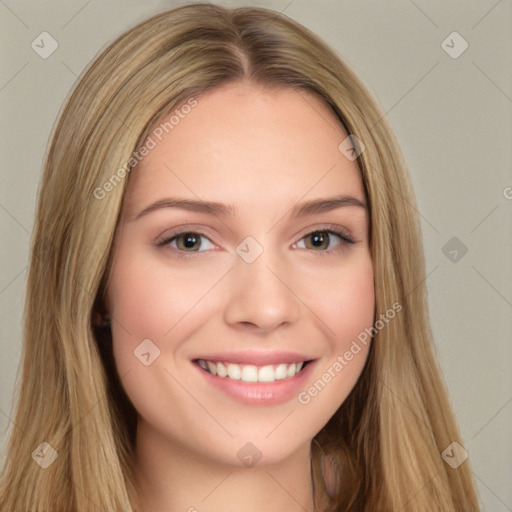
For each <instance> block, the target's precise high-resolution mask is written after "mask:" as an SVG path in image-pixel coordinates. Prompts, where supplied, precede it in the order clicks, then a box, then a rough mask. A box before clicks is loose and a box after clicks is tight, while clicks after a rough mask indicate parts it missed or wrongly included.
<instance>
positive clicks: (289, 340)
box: [107, 83, 374, 465]
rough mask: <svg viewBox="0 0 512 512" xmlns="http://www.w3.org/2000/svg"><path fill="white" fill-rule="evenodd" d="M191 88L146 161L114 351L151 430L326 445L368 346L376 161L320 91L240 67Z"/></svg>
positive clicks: (130, 198)
mask: <svg viewBox="0 0 512 512" xmlns="http://www.w3.org/2000/svg"><path fill="white" fill-rule="evenodd" d="M189 104H190V105H191V108H190V109H188V108H187V109H182V111H180V113H181V115H180V116H178V117H176V119H178V118H179V122H174V123H173V124H172V128H169V125H168V127H167V132H168V133H166V131H165V130H162V129H161V128H160V129H158V126H156V128H155V130H154V131H153V133H152V134H151V135H150V137H151V139H152V142H150V141H149V139H148V144H147V147H150V146H151V149H150V150H149V151H148V154H147V155H146V156H145V157H144V158H143V159H142V160H141V161H140V163H139V164H138V165H137V166H136V167H135V168H134V169H133V170H132V171H131V174H130V177H129V183H128V187H127V191H126V195H125V199H124V204H123V210H122V214H121V219H120V223H119V227H118V230H117V232H116V236H115V243H114V249H113V250H114V254H113V267H112V273H111V280H110V285H109V289H108V304H107V306H108V309H109V312H110V315H111V317H112V335H113V348H114V357H115V360H116V365H117V368H118V371H119V375H120V376H121V378H122V382H123V386H124V389H125V390H126V393H127V395H128V397H129V398H130V400H131V401H132V403H133V405H134V407H135V408H136V410H137V412H138V414H139V432H142V431H143V432H145V435H149V436H156V437H158V438H160V439H161V440H162V443H167V444H168V446H169V447H173V448H174V449H180V450H188V451H190V452H193V453H196V454H201V456H202V457H208V458H210V459H212V460H216V461H220V462H224V463H228V464H237V465H242V464H246V461H247V457H252V456H256V457H258V458H259V457H260V455H259V454H261V459H260V460H261V462H260V464H262V463H265V462H269V463H270V462H275V461H278V460H282V459H284V458H286V457H288V456H291V455H292V454H293V453H294V452H296V451H298V450H300V449H302V448H304V447H305V446H309V443H310V442H311V440H312V438H313V437H314V436H315V434H317V433H318V431H319V430H320V429H321V428H322V427H323V426H324V425H325V424H326V423H327V421H328V420H329V418H330V417H331V416H332V415H333V414H334V413H335V412H336V410H337V409H338V407H339V406H340V404H341V403H342V402H343V401H344V400H345V398H346V397H347V395H348V394H349V392H350V391H351V389H352V388H353V386H354V385H355V383H356V381H357V379H358V377H359V375H360V373H361V371H362V369H363V366H364V363H365V360H366V357H367V353H368V349H369V345H368V344H364V343H361V342H360V341H357V337H358V335H360V334H361V333H362V332H364V329H365V328H368V327H370V326H371V325H372V322H373V315H374V285H373V270H372V261H371V257H370V251H369V241H368V212H367V209H366V207H365V197H364V190H363V186H362V181H361V177H360V172H359V169H358V167H357V163H356V162H355V161H351V160H349V159H348V158H346V157H345V155H344V154H343V153H342V152H340V150H339V149H338V146H339V145H340V143H341V142H342V141H343V140H344V139H345V138H346V137H347V134H346V133H345V132H344V130H343V128H342V126H341V125H340V123H339V122H338V120H337V118H336V117H335V115H334V114H333V113H332V111H331V110H330V109H329V108H328V107H327V106H326V105H325V104H324V103H323V102H322V101H321V100H319V99H318V98H316V97H315V96H313V95H311V94H308V93H305V92H301V93H300V94H299V93H298V92H297V91H295V90H293V89H288V88H282V89H279V90H268V89H262V88H261V87H259V86H256V85H254V84H248V83H237V84H230V85H227V86H223V87H222V88H219V89H216V90H214V91H211V92H207V93H204V94H203V95H200V96H198V97H197V98H196V99H195V100H193V101H190V102H189ZM185 113H186V114H185ZM168 118H169V116H167V117H166V119H164V120H163V121H166V120H168ZM176 119H175V120H174V121H176ZM155 134H156V135H155ZM160 139H161V140H160ZM354 340H356V343H355V344H354ZM356 347H357V348H356ZM247 443H250V444H247Z"/></svg>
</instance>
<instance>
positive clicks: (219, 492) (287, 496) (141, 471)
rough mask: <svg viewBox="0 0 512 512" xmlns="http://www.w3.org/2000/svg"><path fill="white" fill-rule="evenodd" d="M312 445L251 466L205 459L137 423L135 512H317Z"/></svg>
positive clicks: (141, 421) (140, 422) (144, 424)
mask: <svg viewBox="0 0 512 512" xmlns="http://www.w3.org/2000/svg"><path fill="white" fill-rule="evenodd" d="M310 448H311V446H310V444H309V443H308V444H307V445H304V446H302V447H301V448H300V449H298V450H297V451H296V452H294V453H293V454H291V455H290V456H289V457H288V458H286V459H285V460H280V461H278V462H274V463H272V464H264V463H263V460H264V459H262V460H260V461H259V462H258V463H257V464H256V465H255V466H253V467H245V466H240V465H239V466H235V465H231V464H229V463H227V462H226V463H222V461H219V460H214V459H212V458H206V457H203V456H202V455H201V454H200V453H197V452H195V451H193V450H191V449H189V448H188V447H186V446H184V445H182V444H181V445H177V444H176V443H173V442H171V441H169V439H168V438H166V437H165V436H163V435H162V434H161V433H159V432H156V431H155V430H154V429H152V428H151V427H150V426H149V425H147V424H146V423H145V422H144V421H143V420H139V426H138V429H137V446H136V466H135V476H136V484H135V486H136V490H137V494H138V500H139V505H140V507H139V509H137V512H164V511H165V512H171V511H172V512H218V511H220V510H222V511H224V512H230V511H233V512H234V511H240V510H243V511H244V512H261V511H265V512H282V511H283V510H286V511H287V512H315V506H314V499H313V485H312V476H311V465H310Z"/></svg>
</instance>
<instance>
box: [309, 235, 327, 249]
mask: <svg viewBox="0 0 512 512" xmlns="http://www.w3.org/2000/svg"><path fill="white" fill-rule="evenodd" d="M312 238H313V245H315V246H316V247H319V246H321V245H322V244H323V243H324V241H325V237H324V235H323V234H322V232H320V231H319V232H317V233H315V234H314V235H313V236H312Z"/></svg>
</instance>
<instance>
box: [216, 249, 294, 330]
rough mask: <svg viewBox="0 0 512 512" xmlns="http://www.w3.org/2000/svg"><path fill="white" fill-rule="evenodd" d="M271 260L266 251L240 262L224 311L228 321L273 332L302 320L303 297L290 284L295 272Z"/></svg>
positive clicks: (233, 274)
mask: <svg viewBox="0 0 512 512" xmlns="http://www.w3.org/2000/svg"><path fill="white" fill-rule="evenodd" d="M270 263H271V262H270V261H269V258H268V257H265V255H264V254H262V255H261V256H260V257H258V258H257V259H256V260H254V261H253V262H252V263H247V262H246V261H241V260H240V261H238V262H237V263H236V265H235V269H234V271H233V272H232V273H231V274H232V275H231V278H230V282H229V294H228V300H227V303H226V307H225V311H224V318H225V321H226V322H227V323H228V324H230V325H232V326H235V325H238V326H243V327H245V328H252V329H258V330H259V331H262V332H270V331H272V330H274V329H276V328H278V327H279V326H281V325H285V324H292V323H294V322H296V321H297V320H298V318H299V301H298V299H297V296H296V295H295V294H294V293H293V291H292V289H291V288H290V285H289V284H287V282H289V281H292V280H293V278H292V276H291V272H290V271H285V270H284V269H283V268H282V266H281V267H279V266H278V265H277V262H276V261H273V262H272V267H277V268H278V269H279V270H277V271H276V270H274V269H273V268H271V266H270Z"/></svg>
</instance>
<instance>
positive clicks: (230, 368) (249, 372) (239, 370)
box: [196, 359, 307, 382]
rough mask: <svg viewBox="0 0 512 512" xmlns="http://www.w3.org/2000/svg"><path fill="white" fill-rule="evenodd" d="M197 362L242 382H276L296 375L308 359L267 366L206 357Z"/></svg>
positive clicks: (206, 369)
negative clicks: (211, 359)
mask: <svg viewBox="0 0 512 512" xmlns="http://www.w3.org/2000/svg"><path fill="white" fill-rule="evenodd" d="M196 363H197V364H198V365H199V366H200V367H201V368H203V370H205V371H206V372H208V373H210V374H212V375H215V376H217V377H222V378H226V379H231V380H239V381H242V382H275V381H278V380H286V379H291V378H292V377H295V375H297V374H298V373H300V372H301V371H302V369H303V368H304V366H305V365H306V364H307V361H306V362H305V361H300V362H297V363H290V364H286V363H281V364H274V365H271V364H270V365H265V366H256V365H253V364H235V363H225V362H215V361H206V360H204V359H198V360H196Z"/></svg>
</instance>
